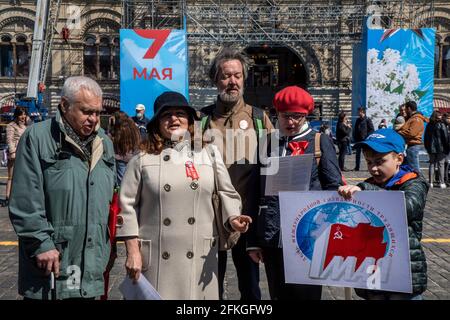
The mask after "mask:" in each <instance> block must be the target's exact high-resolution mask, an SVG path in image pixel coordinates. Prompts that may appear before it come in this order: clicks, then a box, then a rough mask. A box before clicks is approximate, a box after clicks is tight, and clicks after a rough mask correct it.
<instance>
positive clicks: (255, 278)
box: [218, 234, 261, 300]
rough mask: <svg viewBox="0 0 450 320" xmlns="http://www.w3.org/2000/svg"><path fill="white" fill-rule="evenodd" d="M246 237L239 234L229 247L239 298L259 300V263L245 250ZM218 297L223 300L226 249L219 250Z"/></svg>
mask: <svg viewBox="0 0 450 320" xmlns="http://www.w3.org/2000/svg"><path fill="white" fill-rule="evenodd" d="M246 242H247V241H246V237H245V235H244V234H241V237H240V238H239V241H238V242H237V244H236V245H235V246H234V247H233V248H232V249H231V256H232V258H233V263H234V266H235V268H236V274H237V279H238V288H239V292H240V293H241V300H261V290H260V288H259V264H258V263H255V262H253V260H252V259H251V258H250V256H249V255H248V253H247V250H246ZM218 258H219V274H218V277H219V279H218V280H219V298H220V299H221V300H223V280H224V278H225V272H226V269H227V251H219V257H218Z"/></svg>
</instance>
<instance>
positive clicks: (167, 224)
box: [163, 218, 171, 226]
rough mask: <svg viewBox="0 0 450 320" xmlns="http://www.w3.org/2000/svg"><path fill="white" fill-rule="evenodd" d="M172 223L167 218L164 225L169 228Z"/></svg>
mask: <svg viewBox="0 0 450 320" xmlns="http://www.w3.org/2000/svg"><path fill="white" fill-rule="evenodd" d="M170 222H171V221H170V219H169V218H165V219H164V221H163V223H164V225H165V226H169V225H170Z"/></svg>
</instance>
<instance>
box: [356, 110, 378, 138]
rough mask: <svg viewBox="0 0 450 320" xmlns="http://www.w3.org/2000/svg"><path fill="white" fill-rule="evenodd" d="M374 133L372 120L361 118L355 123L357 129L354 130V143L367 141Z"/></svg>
mask: <svg viewBox="0 0 450 320" xmlns="http://www.w3.org/2000/svg"><path fill="white" fill-rule="evenodd" d="M373 131H374V127H373V123H372V120H370V119H369V118H367V117H366V116H364V118H362V119H361V117H359V118H358V119H356V122H355V129H354V130H353V141H355V142H359V141H363V140H365V139H366V138H367V137H368V136H369V135H370V134H371V133H372V132H373Z"/></svg>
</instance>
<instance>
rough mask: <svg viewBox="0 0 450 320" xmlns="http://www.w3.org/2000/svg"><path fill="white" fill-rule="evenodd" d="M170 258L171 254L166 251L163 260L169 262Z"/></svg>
mask: <svg viewBox="0 0 450 320" xmlns="http://www.w3.org/2000/svg"><path fill="white" fill-rule="evenodd" d="M169 257H170V253H168V252H167V251H164V252H163V254H162V258H163V259H164V260H167V259H169Z"/></svg>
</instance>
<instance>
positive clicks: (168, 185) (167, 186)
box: [164, 184, 170, 192]
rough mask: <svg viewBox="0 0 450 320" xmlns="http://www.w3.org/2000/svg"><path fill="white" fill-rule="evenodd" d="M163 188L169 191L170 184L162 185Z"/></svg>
mask: <svg viewBox="0 0 450 320" xmlns="http://www.w3.org/2000/svg"><path fill="white" fill-rule="evenodd" d="M164 190H166V191H167V192H169V191H170V184H165V185H164Z"/></svg>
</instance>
